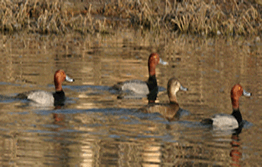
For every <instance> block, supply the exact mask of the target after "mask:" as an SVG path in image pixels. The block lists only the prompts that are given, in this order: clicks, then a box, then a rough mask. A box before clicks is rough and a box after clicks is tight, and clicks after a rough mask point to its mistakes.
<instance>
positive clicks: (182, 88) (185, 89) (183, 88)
mask: <svg viewBox="0 0 262 167" xmlns="http://www.w3.org/2000/svg"><path fill="white" fill-rule="evenodd" d="M180 90H183V91H188V89H187V88H185V87H183V86H182V85H180Z"/></svg>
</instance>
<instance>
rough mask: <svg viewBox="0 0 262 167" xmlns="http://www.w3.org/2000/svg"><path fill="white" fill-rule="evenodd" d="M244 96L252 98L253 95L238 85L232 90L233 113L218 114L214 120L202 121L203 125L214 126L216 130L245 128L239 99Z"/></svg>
mask: <svg viewBox="0 0 262 167" xmlns="http://www.w3.org/2000/svg"><path fill="white" fill-rule="evenodd" d="M242 95H244V96H248V97H249V96H251V93H248V92H246V91H245V90H244V89H243V88H242V86H241V85H240V84H236V85H234V86H233V88H232V89H231V102H232V107H233V112H232V114H231V115H228V114H216V115H214V116H213V117H212V118H208V119H204V120H202V121H201V123H203V124H212V126H213V127H214V128H216V129H238V128H241V127H243V119H242V115H241V113H240V110H239V98H240V97H241V96H242Z"/></svg>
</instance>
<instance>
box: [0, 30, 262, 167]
mask: <svg viewBox="0 0 262 167" xmlns="http://www.w3.org/2000/svg"><path fill="white" fill-rule="evenodd" d="M0 52H1V56H0V59H1V61H0V62H1V68H0V90H1V95H0V108H1V112H0V115H1V116H0V165H1V166H55V167H57V166H74V167H75V166H260V165H261V164H262V160H261V159H262V150H261V149H262V121H261V120H262V113H261V108H262V103H261V99H262V91H261V74H262V57H261V56H262V45H261V42H260V41H259V40H258V39H257V38H254V39H253V38H250V39H241V38H239V39H238V38H235V39H223V38H215V39H203V38H196V37H190V36H181V37H175V36H174V37H173V36H172V35H170V34H166V35H160V36H155V35H154V34H151V33H146V34H144V33H141V32H133V31H124V32H123V31H122V32H120V31H118V32H115V34H112V35H105V36H101V35H93V36H91V35H90V36H88V37H82V36H79V35H75V36H72V35H65V37H59V36H52V35H50V36H41V35H34V36H33V35H32V36H27V35H21V34H19V35H12V36H3V35H1V37H0ZM151 52H158V53H159V55H160V57H161V58H162V59H163V60H165V61H167V62H169V65H167V66H163V65H158V66H157V70H156V73H157V75H156V76H157V80H158V84H159V86H161V87H163V88H162V89H161V92H160V93H159V94H158V100H157V102H160V103H166V102H168V98H167V94H166V93H165V92H166V90H165V88H166V85H167V81H168V79H169V78H171V77H173V76H176V77H177V78H179V80H180V82H181V83H182V84H183V86H184V87H187V88H188V89H189V91H188V92H179V93H178V95H177V96H178V101H179V104H180V107H181V108H183V109H184V110H187V111H189V112H190V114H189V115H185V116H183V117H181V118H180V120H178V121H171V122H169V121H167V120H166V119H164V118H163V117H162V116H161V115H160V114H146V113H140V112H137V109H139V108H141V107H143V106H145V105H146V104H147V99H146V98H142V99H141V98H138V99H128V98H125V99H119V98H117V96H118V95H119V94H118V92H116V91H114V90H112V89H110V87H111V86H112V85H114V84H115V83H117V82H119V81H125V80H128V79H140V80H147V77H148V71H147V70H148V69H147V59H148V56H149V54H150V53H151ZM57 69H64V70H65V72H66V73H67V74H68V75H69V76H70V77H72V78H74V79H75V82H74V83H64V85H63V89H64V91H65V93H66V96H67V99H66V104H65V106H57V107H55V108H54V107H45V108H44V107H36V106H31V105H29V103H28V101H26V100H17V99H15V98H13V97H14V96H15V95H16V94H18V93H21V92H25V91H28V90H37V89H42V90H47V91H54V86H53V74H54V72H55V71H56V70H57ZM236 83H240V84H241V85H242V86H243V87H244V89H245V90H247V91H249V92H252V93H253V96H252V97H250V98H246V97H241V98H240V110H241V112H242V116H243V119H244V120H246V121H247V122H246V124H245V127H244V129H243V130H242V132H241V133H240V134H238V135H236V134H233V133H232V132H224V131H214V130H212V129H209V128H208V127H204V126H202V125H201V124H200V123H199V122H200V120H201V119H203V118H206V117H209V116H212V115H213V114H215V113H228V114H230V113H231V112H232V106H231V100H230V90H231V88H232V86H233V85H234V84H236Z"/></svg>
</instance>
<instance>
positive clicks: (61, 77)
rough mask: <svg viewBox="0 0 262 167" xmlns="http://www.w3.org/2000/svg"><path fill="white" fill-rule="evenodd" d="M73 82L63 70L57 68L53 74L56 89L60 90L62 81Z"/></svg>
mask: <svg viewBox="0 0 262 167" xmlns="http://www.w3.org/2000/svg"><path fill="white" fill-rule="evenodd" d="M63 81H67V82H74V79H72V78H70V77H68V76H67V75H66V74H65V72H64V71H63V70H57V71H56V72H55V75H54V83H55V89H56V91H62V82H63Z"/></svg>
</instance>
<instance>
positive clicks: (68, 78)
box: [65, 75, 75, 82]
mask: <svg viewBox="0 0 262 167" xmlns="http://www.w3.org/2000/svg"><path fill="white" fill-rule="evenodd" d="M65 80H66V81H67V82H74V81H75V80H74V79H72V78H70V77H69V76H67V75H66V79H65Z"/></svg>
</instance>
